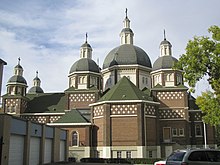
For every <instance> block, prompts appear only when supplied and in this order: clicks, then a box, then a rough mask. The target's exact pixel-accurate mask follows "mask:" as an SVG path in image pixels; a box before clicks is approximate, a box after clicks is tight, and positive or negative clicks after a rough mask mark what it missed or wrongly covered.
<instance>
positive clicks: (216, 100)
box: [174, 26, 220, 126]
mask: <svg viewBox="0 0 220 165" xmlns="http://www.w3.org/2000/svg"><path fill="white" fill-rule="evenodd" d="M208 32H209V33H211V37H206V36H201V37H194V38H193V40H189V42H188V43H187V46H186V53H185V54H183V55H182V56H181V57H180V59H179V61H178V62H177V63H176V64H175V66H174V68H176V69H181V70H183V76H184V78H185V80H186V81H187V82H188V84H189V86H190V87H191V91H192V92H195V85H196V83H197V82H198V81H199V80H201V79H202V78H203V77H208V79H207V80H208V82H209V84H210V86H211V87H212V91H207V92H203V93H202V95H201V96H199V97H197V99H196V103H197V105H198V106H199V108H200V109H201V110H202V111H203V113H204V115H205V116H204V117H203V119H204V121H205V122H206V123H209V124H211V125H214V126H217V125H220V27H218V26H211V27H210V28H209V29H208Z"/></svg>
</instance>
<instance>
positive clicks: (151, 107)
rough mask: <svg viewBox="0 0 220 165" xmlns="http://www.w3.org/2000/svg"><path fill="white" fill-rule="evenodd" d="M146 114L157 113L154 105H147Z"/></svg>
mask: <svg viewBox="0 0 220 165" xmlns="http://www.w3.org/2000/svg"><path fill="white" fill-rule="evenodd" d="M145 115H153V116H155V115H156V110H155V107H154V106H153V105H145Z"/></svg>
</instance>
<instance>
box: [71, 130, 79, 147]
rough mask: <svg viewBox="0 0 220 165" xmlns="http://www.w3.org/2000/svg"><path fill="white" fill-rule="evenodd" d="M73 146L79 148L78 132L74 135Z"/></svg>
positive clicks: (74, 132)
mask: <svg viewBox="0 0 220 165" xmlns="http://www.w3.org/2000/svg"><path fill="white" fill-rule="evenodd" d="M72 146H78V133H77V132H76V131H73V133H72Z"/></svg>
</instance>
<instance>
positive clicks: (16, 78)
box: [8, 75, 27, 85]
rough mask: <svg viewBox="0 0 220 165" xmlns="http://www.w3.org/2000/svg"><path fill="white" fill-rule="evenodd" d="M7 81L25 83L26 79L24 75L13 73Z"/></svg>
mask: <svg viewBox="0 0 220 165" xmlns="http://www.w3.org/2000/svg"><path fill="white" fill-rule="evenodd" d="M8 83H22V84H25V85H27V81H26V80H25V79H24V77H22V76H19V75H14V76H12V77H11V78H10V79H9V80H8Z"/></svg>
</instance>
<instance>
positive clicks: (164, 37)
mask: <svg viewBox="0 0 220 165" xmlns="http://www.w3.org/2000/svg"><path fill="white" fill-rule="evenodd" d="M163 39H164V40H166V31H165V29H164V30H163Z"/></svg>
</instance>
